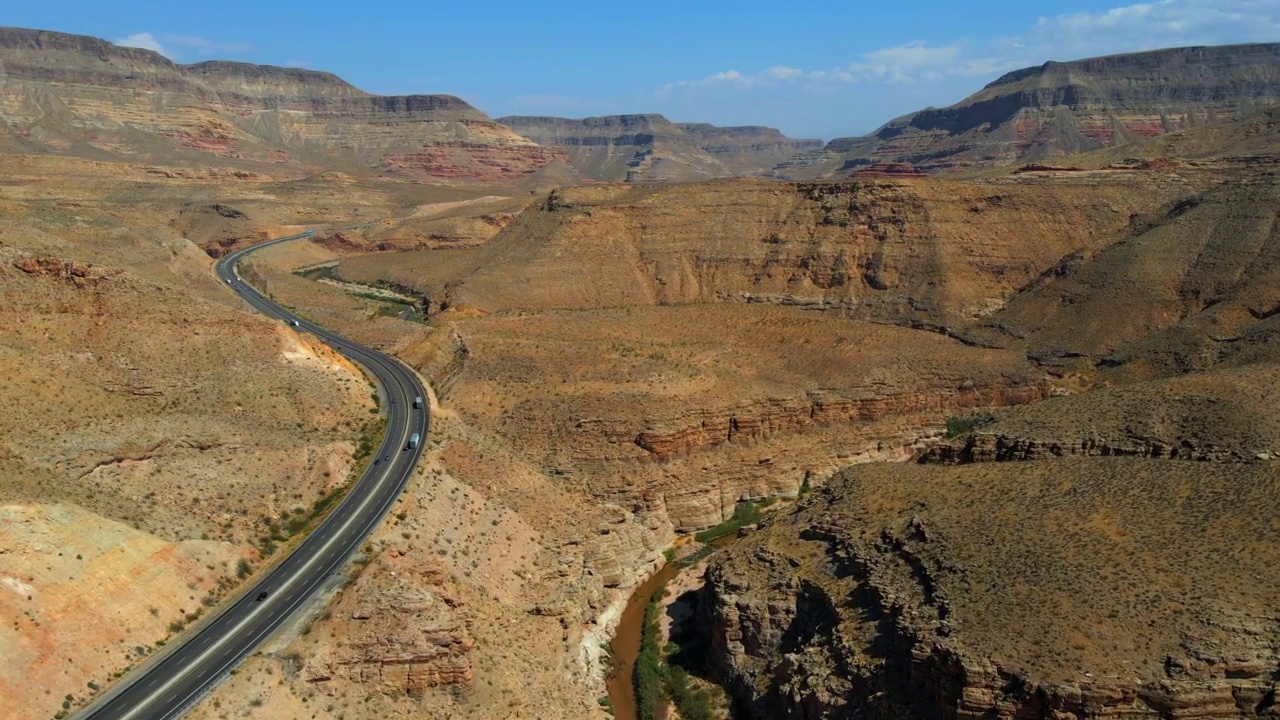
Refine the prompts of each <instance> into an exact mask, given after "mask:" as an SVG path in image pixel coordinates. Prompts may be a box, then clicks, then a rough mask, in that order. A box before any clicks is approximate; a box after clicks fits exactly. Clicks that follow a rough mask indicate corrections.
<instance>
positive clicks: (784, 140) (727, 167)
mask: <svg viewBox="0 0 1280 720" xmlns="http://www.w3.org/2000/svg"><path fill="white" fill-rule="evenodd" d="M498 122H500V123H503V124H505V125H507V126H509V127H510V128H511V129H512V130H515V131H516V132H518V133H520V134H521V135H523V136H525V137H527V138H529V139H530V140H534V141H536V142H538V143H539V144H541V145H544V146H547V147H560V148H563V149H564V151H565V152H566V153H568V156H569V159H570V162H572V163H573V166H574V167H575V168H577V169H578V171H579V172H581V173H582V174H583V175H584V176H586V177H589V178H593V179H595V180H605V181H611V182H621V181H626V182H660V181H689V180H707V179H710V178H718V177H735V176H741V175H759V174H761V173H764V172H765V171H768V170H770V169H771V168H773V167H774V166H775V165H777V164H778V163H780V162H782V161H784V160H786V159H788V158H790V157H791V156H793V155H795V154H796V153H798V152H804V151H808V150H815V149H819V148H821V147H822V141H820V140H794V139H792V138H789V137H787V136H785V135H783V134H782V133H780V132H778V131H777V130H775V129H773V128H767V127H755V126H748V127H716V126H714V125H710V124H706V123H673V122H671V121H669V120H667V119H666V118H665V117H663V116H661V115H609V116H605V117H589V118H583V119H581V120H570V119H568V118H558V117H529V116H519V115H516V116H510V117H503V118H498Z"/></svg>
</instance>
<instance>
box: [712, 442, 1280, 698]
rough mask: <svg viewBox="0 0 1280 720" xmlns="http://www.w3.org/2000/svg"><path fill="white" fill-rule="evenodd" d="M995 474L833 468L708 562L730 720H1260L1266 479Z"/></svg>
mask: <svg viewBox="0 0 1280 720" xmlns="http://www.w3.org/2000/svg"><path fill="white" fill-rule="evenodd" d="M1009 467H1014V466H1008V465H1001V466H995V465H976V466H969V467H967V468H961V469H942V468H919V467H911V466H907V467H902V466H899V467H897V468H894V467H889V466H862V467H860V468H856V469H851V470H849V471H846V472H844V473H842V474H841V475H839V476H837V477H836V478H834V479H833V480H832V482H831V483H829V484H828V485H827V486H826V487H824V488H823V489H822V490H819V491H818V492H816V493H815V494H814V497H813V498H812V500H811V501H809V502H807V503H805V504H803V505H802V506H801V507H800V508H798V509H797V510H796V511H795V512H793V513H790V514H786V515H782V516H780V517H777V518H775V519H774V520H772V521H771V522H770V523H769V524H768V527H766V528H764V529H762V530H760V531H759V532H757V533H756V534H754V535H753V536H751V537H749V538H748V539H747V540H744V541H742V542H740V543H739V544H738V545H737V546H735V547H734V548H732V549H731V550H730V551H728V553H727V555H726V556H725V557H723V558H721V559H719V560H716V561H713V563H712V565H711V568H710V570H709V571H708V573H707V581H706V586H705V588H704V590H703V594H704V598H703V602H702V609H703V612H704V617H703V621H704V622H705V624H706V627H708V628H709V630H708V632H709V643H710V648H711V656H712V661H713V663H714V666H715V668H716V669H717V670H718V672H720V673H721V674H722V675H723V677H724V678H725V679H726V681H727V682H728V684H729V686H730V687H731V688H732V690H733V691H734V692H735V694H736V695H737V696H738V698H739V700H740V701H741V702H742V703H743V705H744V707H746V708H748V709H749V710H750V712H751V714H752V716H754V717H827V718H853V717H883V718H890V717H892V718H917V717H918V718H930V717H935V718H936V717H943V718H966V719H973V720H976V719H977V718H983V717H1073V716H1074V717H1102V718H1105V717H1139V718H1141V717H1150V718H1157V717H1164V718H1167V717H1197V718H1238V717H1274V716H1275V714H1276V710H1275V706H1274V697H1275V692H1276V677H1277V673H1278V672H1280V650H1278V648H1280V621H1278V620H1277V618H1276V617H1275V613H1274V610H1273V608H1274V605H1273V603H1274V602H1275V599H1276V597H1277V593H1278V592H1280V586H1277V585H1276V583H1274V582H1270V581H1268V580H1266V579H1265V578H1266V575H1265V573H1266V572H1267V570H1266V569H1265V568H1266V567H1268V563H1270V562H1273V561H1274V560H1273V559H1272V557H1271V556H1272V555H1273V554H1274V553H1275V548H1276V547H1280V546H1277V545H1275V544H1274V538H1273V536H1274V534H1275V533H1276V532H1277V528H1276V525H1275V523H1273V522H1269V521H1267V520H1265V519H1264V518H1265V517H1266V516H1267V515H1268V514H1269V513H1272V512H1274V504H1275V496H1274V493H1275V490H1276V482H1277V476H1276V474H1275V472H1274V471H1272V470H1271V469H1270V468H1264V467H1259V466H1254V467H1252V468H1248V469H1241V468H1237V469H1228V468H1227V467H1225V466H1220V465H1214V466H1194V465H1191V464H1186V463H1168V462H1159V461H1150V460H1134V459H1128V460H1125V459H1114V458H1112V459H1105V458H1104V459H1080V460H1074V461H1067V460H1063V461H1056V462H1048V463H1028V464H1019V465H1018V466H1017V467H1018V468H1019V471H1017V472H1004V471H1002V469H1003V468H1009ZM1205 468H1212V469H1210V470H1206V469H1205ZM1224 491H1225V492H1228V493H1229V494H1230V497H1222V496H1219V495H1218V493H1221V492H1224ZM1171 496H1178V497H1181V498H1183V501H1182V503H1180V504H1179V503H1169V502H1167V498H1168V497H1171ZM1126 513H1129V514H1127V515H1126ZM1205 518H1212V524H1213V526H1214V527H1215V528H1216V529H1218V530H1219V531H1220V532H1219V533H1218V534H1215V535H1212V536H1205V535H1203V534H1201V533H1199V532H1197V531H1196V528H1197V527H1198V525H1199V524H1200V523H1202V522H1204V520H1205ZM1254 523H1261V526H1259V525H1255V524H1254ZM1258 532H1261V533H1262V535H1263V536H1264V537H1265V538H1267V539H1265V540H1262V544H1261V545H1259V542H1258V541H1259V539H1260V538H1259V536H1258V535H1257V533H1258ZM1219 552H1222V553H1226V555H1225V556H1220V555H1218V554H1216V553H1219ZM1117 554H1119V555H1122V556H1125V557H1127V558H1129V559H1128V561H1127V562H1126V567H1125V569H1124V570H1123V571H1117V568H1116V566H1115V565H1114V560H1113V558H1115V557H1117ZM1227 556H1229V557H1231V561H1230V564H1231V567H1230V568H1223V567H1221V564H1222V560H1223V558H1225V557H1227ZM1237 563H1239V564H1238V565H1237ZM1238 572H1244V573H1250V574H1251V576H1252V577H1255V578H1256V579H1261V580H1262V581H1261V582H1250V583H1244V584H1242V583H1240V582H1239V577H1240V575H1238V574H1237V573H1238ZM1245 585H1247V587H1245ZM1191 588H1194V591H1193V590H1191Z"/></svg>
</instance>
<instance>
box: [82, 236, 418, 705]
mask: <svg viewBox="0 0 1280 720" xmlns="http://www.w3.org/2000/svg"><path fill="white" fill-rule="evenodd" d="M286 239H293V238H281V239H280V240H279V241H277V242H283V241H284V240H286ZM260 247H262V246H261V245H259V246H255V248H260ZM241 252H247V249H246V250H244V251H241ZM238 256H239V253H237V254H236V255H233V256H231V258H228V261H229V262H232V267H234V262H236V261H238V260H239V257H238ZM232 258H234V261H233V260H232ZM348 349H349V350H351V351H352V352H353V354H357V355H361V356H363V357H364V358H367V360H366V361H365V362H366V363H367V364H368V365H370V366H381V367H378V368H377V369H380V370H389V371H390V372H388V373H387V375H388V378H387V381H390V383H394V385H395V387H396V389H397V390H400V391H402V392H403V391H404V389H405V388H404V387H403V383H402V382H401V380H402V379H403V378H401V377H399V372H400V371H402V370H403V368H401V367H398V366H397V363H396V361H395V360H394V359H392V358H390V357H385V360H386V364H383V361H384V357H379V355H381V354H380V353H377V354H375V353H374V352H363V351H356V350H355V349H354V348H348ZM370 371H371V372H372V374H373V375H374V377H375V379H377V380H379V381H381V382H383V385H384V388H386V389H389V388H387V385H388V382H387V381H384V380H383V379H382V378H380V377H379V373H378V372H377V371H376V370H375V368H374V367H370ZM405 378H408V379H409V381H410V383H409V384H410V385H412V386H414V389H415V390H416V389H417V387H416V386H417V382H416V380H415V379H414V378H413V377H412V375H411V374H409V372H408V371H405ZM405 397H407V396H405ZM406 419H407V420H408V422H406V423H405V424H404V428H403V430H402V431H401V433H400V436H399V438H397V440H398V447H404V446H405V445H407V444H408V436H409V430H410V428H411V427H413V422H412V414H411V413H409V412H407V411H406ZM390 439H391V436H390V433H388V435H387V436H386V438H385V440H390ZM384 445H385V443H384ZM424 449H425V448H423V447H422V446H420V447H419V448H418V452H416V453H414V455H415V456H421V454H422V451H423V450H424ZM391 469H392V467H391V466H388V468H386V469H384V470H383V471H382V473H381V477H377V478H376V479H374V481H373V485H372V487H371V489H370V492H369V493H368V494H366V495H365V497H364V498H363V499H362V500H361V501H360V503H359V505H358V506H357V507H356V509H355V511H354V512H352V513H351V514H349V515H348V516H347V517H346V519H345V520H344V521H343V522H342V524H341V526H340V530H339V532H338V533H337V534H336V535H335V536H334V537H332V538H329V539H327V540H326V541H325V543H324V544H323V545H322V546H321V547H320V548H318V549H317V550H316V552H315V553H313V554H312V555H311V557H310V558H308V559H307V561H306V562H305V563H304V564H303V565H302V567H301V568H299V569H298V570H296V571H294V572H292V573H291V574H289V575H288V577H287V578H286V579H285V580H284V582H283V583H282V584H281V588H283V589H287V588H290V587H292V586H293V585H294V584H295V583H296V582H298V580H299V579H300V578H302V577H303V576H304V575H306V574H307V572H308V571H309V570H310V569H311V567H312V566H313V565H315V564H316V562H318V561H319V560H320V559H321V558H320V553H322V552H323V551H324V550H326V549H329V550H330V553H329V557H330V558H331V557H332V555H333V552H332V548H331V546H332V545H333V543H334V541H335V540H337V538H338V537H341V536H342V535H345V534H346V533H347V532H348V530H350V529H351V526H352V524H353V523H354V522H355V521H356V520H357V518H360V517H361V516H362V515H363V514H364V512H365V510H366V508H367V506H368V505H369V503H371V502H373V501H375V500H380V501H381V502H380V503H379V504H380V506H381V508H382V509H381V511H380V512H378V513H377V514H376V515H374V516H371V517H369V518H367V519H366V520H367V524H368V527H367V528H362V529H361V532H360V533H359V534H358V535H357V536H355V537H359V538H360V539H363V537H364V535H365V534H366V533H367V532H369V531H371V530H372V529H373V527H375V526H376V525H377V523H378V521H380V520H381V518H382V515H383V514H384V513H385V512H387V511H389V510H390V507H391V503H390V502H389V500H390V499H393V498H394V497H395V496H396V495H398V494H399V486H400V485H401V482H400V480H396V482H395V483H393V484H394V485H395V486H396V492H395V493H394V494H393V495H392V496H391V497H390V498H387V499H383V497H382V496H383V493H382V492H381V491H382V490H384V489H385V487H384V486H385V484H386V483H387V481H388V480H392V479H393V473H391V472H390V470H391ZM403 480H405V481H407V480H408V477H407V474H406V477H405V478H403ZM357 545H358V543H353V544H352V545H351V549H353V550H354V549H355V547H356V546H357ZM294 557H296V556H294ZM286 562H287V561H286ZM326 575H327V573H326ZM309 595H310V592H307V593H305V594H303V595H301V596H299V597H298V598H297V599H296V600H295V601H294V602H293V603H290V606H289V608H288V612H292V611H293V609H294V608H296V606H297V605H299V604H300V603H301V602H303V601H305V600H306V599H308V596H309ZM265 607H266V606H265V605H258V606H257V607H254V608H253V609H251V610H249V611H248V614H247V615H245V617H244V618H243V619H241V620H240V621H239V622H238V623H236V625H235V626H234V627H232V628H231V629H230V630H229V631H228V632H226V633H224V634H223V635H222V637H220V638H219V639H218V640H217V641H216V642H215V643H214V645H213V647H211V648H208V649H206V650H203V651H201V652H200V653H199V654H197V655H196V656H195V658H194V660H192V661H190V662H188V663H187V665H186V666H185V667H183V668H181V669H179V670H178V671H177V672H176V673H174V674H173V675H171V676H170V677H169V678H168V679H167V680H166V681H165V683H164V684H163V685H162V686H161V687H160V689H159V690H156V691H155V692H152V693H149V694H148V695H147V696H146V697H145V698H143V699H142V701H141V702H139V703H138V704H136V705H135V706H134V707H133V708H131V709H130V710H129V711H128V712H127V713H125V714H124V715H121V716H120V718H119V720H131V718H133V717H136V716H137V715H138V714H139V713H140V712H142V711H143V710H144V709H145V708H147V707H148V706H150V705H151V704H153V703H154V702H155V698H156V697H157V696H158V695H160V694H161V693H164V692H166V691H169V690H170V689H171V688H172V687H173V686H174V685H175V684H177V683H178V682H180V681H181V680H182V679H184V678H185V677H187V676H188V675H190V674H191V673H192V672H193V671H194V670H195V668H196V666H200V665H203V664H204V663H205V661H206V660H207V659H208V658H209V657H210V656H211V655H213V654H214V653H216V652H217V651H218V650H219V649H220V648H221V647H222V646H223V645H225V644H226V643H227V642H229V641H230V639H231V638H232V637H234V636H236V635H237V634H238V633H239V632H240V631H241V630H243V629H244V627H245V626H246V625H247V624H249V623H250V621H252V620H254V619H255V618H256V617H258V616H259V614H260V613H261V612H262V610H263V608H265ZM280 612H281V609H280V608H278V607H277V609H276V612H275V613H274V614H272V615H271V617H273V618H274V617H276V616H278V615H279V614H280ZM224 617H225V616H224ZM271 630H274V628H272V627H270V626H268V628H266V629H264V630H263V631H262V632H260V633H259V634H258V636H257V637H255V638H254V639H253V642H252V643H251V644H250V645H249V646H248V647H247V648H246V649H252V648H253V647H254V646H256V644H257V643H258V641H259V639H260V638H261V637H262V635H264V634H265V633H266V632H268V631H271ZM186 647H192V645H187V646H186ZM180 654H181V648H180V649H179V651H178V653H175V655H173V656H170V657H176V656H178V655H180ZM240 659H241V657H240V655H239V654H238V653H237V656H236V657H234V658H232V659H231V660H230V661H229V662H228V663H226V664H225V665H224V668H225V666H226V665H230V664H232V663H234V662H237V661H239V660H240ZM221 671H222V669H219V671H218V672H219V673H221ZM157 680H158V678H153V679H152V680H151V682H150V683H148V684H147V685H146V687H151V686H152V685H154V684H155V683H156V681H157ZM201 685H203V683H201ZM202 691H203V687H201V688H197V689H196V693H199V692H202ZM193 694H194V693H193ZM172 699H173V694H172V693H170V694H169V695H168V696H166V697H165V702H166V703H168V702H170V701H172ZM185 701H186V700H185V699H184V702H185ZM104 707H105V706H104Z"/></svg>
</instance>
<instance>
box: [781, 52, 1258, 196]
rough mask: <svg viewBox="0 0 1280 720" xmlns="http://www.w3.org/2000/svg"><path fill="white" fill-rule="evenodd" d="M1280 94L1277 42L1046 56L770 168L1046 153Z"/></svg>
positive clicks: (968, 160)
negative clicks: (947, 101) (965, 93)
mask: <svg viewBox="0 0 1280 720" xmlns="http://www.w3.org/2000/svg"><path fill="white" fill-rule="evenodd" d="M1278 98H1280V44H1275V43H1271V44H1257V45H1225V46H1218V47H1189V48H1176V49H1170V50H1156V51H1152V52H1142V53H1133V54H1128V55H1112V56H1109V57H1100V58H1091V59H1088V60H1076V61H1073V62H1047V63H1045V64H1044V65H1041V66H1039V67H1032V68H1026V69H1023V70H1017V71H1014V72H1011V73H1008V74H1007V75H1005V76H1004V77H1001V78H999V79H998V80H996V81H995V82H993V83H991V84H990V85H987V86H986V87H985V88H983V89H982V90H981V91H979V92H978V93H975V94H974V95H971V96H970V97H968V98H966V99H964V100H962V101H960V102H959V103H956V104H955V105H952V106H950V107H946V108H929V109H926V110H921V111H919V112H916V113H912V114H910V115H907V116H905V117H901V118H898V119H896V120H893V121H890V122H889V123H887V124H886V125H884V126H883V127H881V128H880V129H879V130H876V131H875V132H874V133H872V134H870V135H867V136H863V137H849V138H837V139H835V140H832V141H831V142H830V143H828V144H827V145H826V147H825V148H823V149H822V150H820V151H816V152H815V151H810V152H808V153H805V154H802V155H800V156H798V157H796V158H792V159H790V160H788V161H785V162H783V163H781V164H779V166H778V167H777V168H776V170H775V174H777V175H780V176H797V177H818V176H822V175H825V174H835V175H841V176H843V175H848V174H850V173H855V172H857V171H858V170H859V169H862V168H864V167H866V166H868V165H872V164H881V163H891V162H904V163H912V164H914V165H915V166H916V167H917V168H919V169H922V170H926V171H936V170H943V169H948V168H962V167H969V166H976V165H991V164H998V163H1006V162H1013V161H1033V160H1046V159H1051V158H1053V157H1056V156H1062V155H1070V154H1075V153H1080V152H1084V151H1088V150H1095V149H1099V148H1105V147H1114V146H1118V145H1123V144H1127V143H1130V142H1134V141H1136V140H1140V139H1143V138H1150V137H1154V136H1157V135H1163V134H1165V133H1168V132H1172V131H1174V130H1179V129H1185V128H1188V127H1194V126H1196V125H1199V124H1205V123H1213V122H1217V121H1219V120H1223V119H1227V118H1231V117H1235V116H1237V115H1239V114H1242V113H1245V112H1248V111H1251V110H1255V109H1257V108H1258V107H1259V106H1261V105H1266V104H1270V103H1273V102H1275V101H1276V100H1277V99H1278Z"/></svg>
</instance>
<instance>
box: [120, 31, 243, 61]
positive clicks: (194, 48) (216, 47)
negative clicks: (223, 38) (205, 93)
mask: <svg viewBox="0 0 1280 720" xmlns="http://www.w3.org/2000/svg"><path fill="white" fill-rule="evenodd" d="M115 44H116V45H120V46H122V47H135V48H142V49H144V50H154V51H156V52H158V53H160V54H161V55H163V56H165V57H167V58H169V59H170V60H177V59H178V57H179V56H180V55H184V54H188V53H191V54H195V55H197V56H200V57H209V56H213V55H231V54H241V53H246V52H251V51H252V50H253V46H252V45H249V44H247V43H219V42H214V41H212V40H209V39H207V38H202V37H197V36H195V35H161V36H160V37H159V38H157V37H156V36H155V35H152V34H151V33H133V34H132V35H126V36H125V37H122V38H120V39H119V40H116V41H115ZM174 48H182V53H179V52H177V51H175V50H174Z"/></svg>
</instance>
